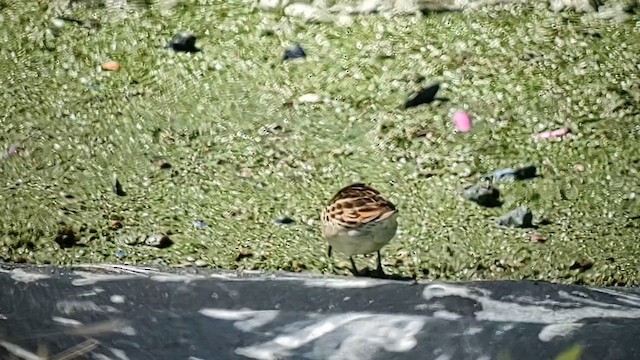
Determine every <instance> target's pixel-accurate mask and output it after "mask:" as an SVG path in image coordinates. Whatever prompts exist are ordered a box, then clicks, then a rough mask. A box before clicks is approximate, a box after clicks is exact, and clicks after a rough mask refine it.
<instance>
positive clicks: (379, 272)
mask: <svg viewBox="0 0 640 360" xmlns="http://www.w3.org/2000/svg"><path fill="white" fill-rule="evenodd" d="M377 253H378V268H377V269H376V271H377V272H378V275H380V276H384V275H385V274H384V269H382V259H381V258H380V250H378V251H377Z"/></svg>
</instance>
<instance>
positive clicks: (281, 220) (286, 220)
mask: <svg viewBox="0 0 640 360" xmlns="http://www.w3.org/2000/svg"><path fill="white" fill-rule="evenodd" d="M294 222H295V220H293V219H292V218H290V217H288V216H278V217H277V218H276V219H275V220H274V223H275V224H276V225H290V224H293V223H294Z"/></svg>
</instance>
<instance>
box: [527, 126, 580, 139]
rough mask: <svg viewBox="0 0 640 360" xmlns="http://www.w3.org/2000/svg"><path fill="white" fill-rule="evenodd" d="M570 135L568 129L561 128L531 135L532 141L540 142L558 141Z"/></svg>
mask: <svg viewBox="0 0 640 360" xmlns="http://www.w3.org/2000/svg"><path fill="white" fill-rule="evenodd" d="M570 133H571V129H570V128H562V129H557V130H553V131H543V132H541V133H537V134H534V135H532V138H533V139H534V140H542V139H550V140H551V139H560V138H563V137H565V136H567V135H568V134H570Z"/></svg>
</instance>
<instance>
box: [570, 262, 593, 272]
mask: <svg viewBox="0 0 640 360" xmlns="http://www.w3.org/2000/svg"><path fill="white" fill-rule="evenodd" d="M592 267H593V261H590V260H581V261H574V262H573V264H571V266H570V267H569V269H571V270H578V271H580V272H583V271H587V270H589V269H591V268H592Z"/></svg>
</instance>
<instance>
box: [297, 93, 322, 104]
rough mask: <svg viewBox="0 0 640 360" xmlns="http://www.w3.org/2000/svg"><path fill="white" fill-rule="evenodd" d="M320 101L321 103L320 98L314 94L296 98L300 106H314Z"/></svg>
mask: <svg viewBox="0 0 640 360" xmlns="http://www.w3.org/2000/svg"><path fill="white" fill-rule="evenodd" d="M320 101H322V97H320V95H318V94H314V93H309V94H304V95H301V96H300V97H299V98H298V102H299V103H301V104H316V103H319V102H320Z"/></svg>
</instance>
